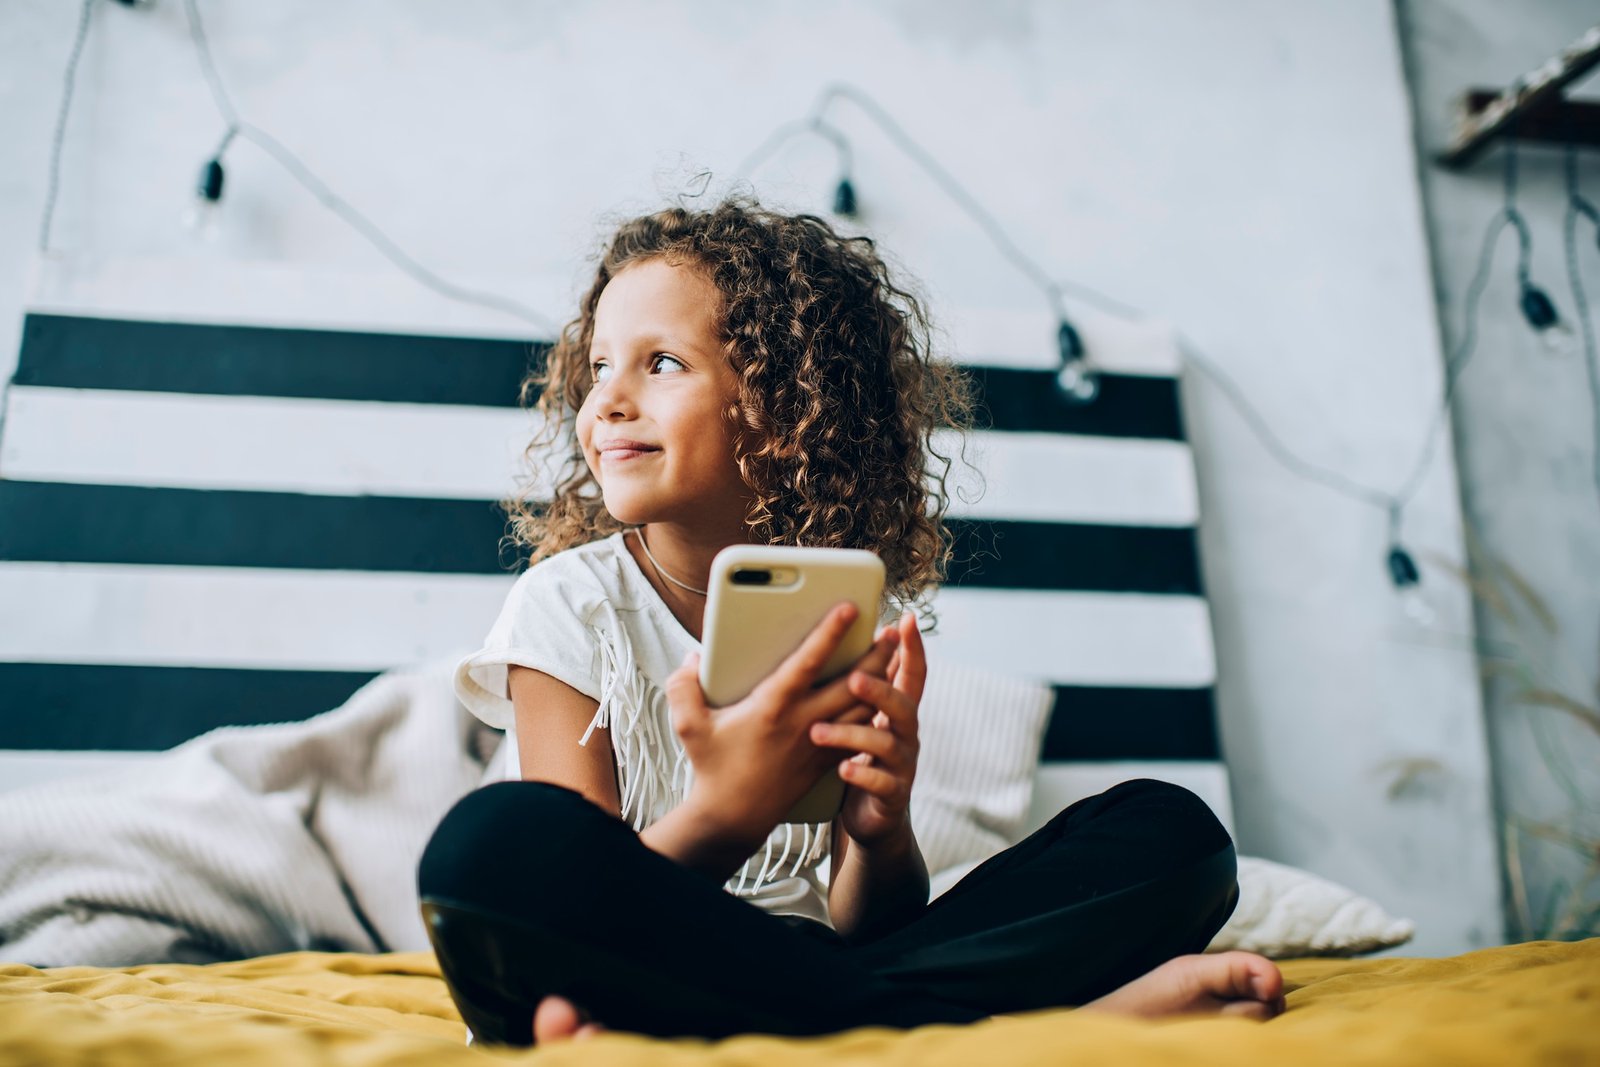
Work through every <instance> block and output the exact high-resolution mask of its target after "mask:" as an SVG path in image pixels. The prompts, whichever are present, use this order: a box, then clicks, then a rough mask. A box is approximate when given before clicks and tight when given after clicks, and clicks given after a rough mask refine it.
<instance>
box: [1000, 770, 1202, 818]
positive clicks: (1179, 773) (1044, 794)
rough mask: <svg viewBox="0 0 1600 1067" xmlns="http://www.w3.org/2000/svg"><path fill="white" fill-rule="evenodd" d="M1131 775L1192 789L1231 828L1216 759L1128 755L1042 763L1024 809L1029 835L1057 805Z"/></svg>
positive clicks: (1068, 804) (1053, 812) (1062, 805)
mask: <svg viewBox="0 0 1600 1067" xmlns="http://www.w3.org/2000/svg"><path fill="white" fill-rule="evenodd" d="M1131 778H1154V779H1156V780H1158V781H1162V782H1172V783H1173V784H1174V785H1181V786H1183V787H1184V788H1185V789H1188V790H1190V791H1192V792H1194V793H1195V794H1196V795H1197V796H1199V797H1200V799H1201V800H1204V801H1205V802H1206V803H1207V804H1209V805H1210V806H1211V810H1212V811H1213V812H1215V813H1216V816H1217V819H1218V820H1219V821H1220V822H1221V823H1222V825H1223V827H1224V828H1226V829H1227V831H1228V833H1229V834H1232V833H1233V801H1232V799H1231V797H1230V796H1229V792H1228V769H1227V767H1226V766H1225V765H1224V764H1222V763H1221V762H1220V761H1208V760H1201V761H1161V760H1150V761H1144V760H1130V761H1119V762H1115V763H1069V762H1063V763H1045V764H1041V765H1040V767H1039V770H1038V772H1037V773H1036V774H1035V775H1034V786H1033V803H1032V806H1031V807H1030V809H1029V811H1028V822H1027V830H1026V831H1025V833H1024V836H1026V834H1031V833H1032V832H1033V831H1035V830H1037V829H1038V828H1039V827H1041V826H1043V825H1044V824H1045V823H1047V822H1049V821H1050V819H1051V817H1052V816H1054V815H1055V814H1056V813H1057V812H1059V811H1061V810H1062V809H1063V808H1066V807H1068V806H1070V805H1071V804H1073V803H1075V802H1077V801H1079V800H1082V799H1083V798H1084V797H1090V796H1094V795H1095V794H1096V793H1103V792H1105V791H1106V790H1107V789H1110V788H1111V787H1112V786H1114V785H1116V784H1117V783H1118V782H1126V781H1128V780H1129V779H1131Z"/></svg>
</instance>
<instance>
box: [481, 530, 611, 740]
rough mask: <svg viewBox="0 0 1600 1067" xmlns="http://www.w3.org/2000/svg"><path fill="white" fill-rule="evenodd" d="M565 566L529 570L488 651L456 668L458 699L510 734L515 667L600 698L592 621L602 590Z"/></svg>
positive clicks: (551, 563)
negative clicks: (588, 585) (511, 670)
mask: <svg viewBox="0 0 1600 1067" xmlns="http://www.w3.org/2000/svg"><path fill="white" fill-rule="evenodd" d="M560 563H561V560H560V558H559V557H555V558H552V559H550V560H548V561H546V562H544V563H541V564H538V565H536V566H534V567H530V568H529V569H528V570H526V571H524V572H523V574H522V576H521V577H519V578H518V579H517V581H516V583H515V584H513V585H512V587H511V591H510V593H508V594H507V596H506V600H505V604H504V605H502V606H501V608H500V615H499V617H498V618H496V619H495V621H494V625H493V626H492V627H490V629H489V634H488V636H487V637H485V638H484V640H483V647H482V648H480V649H478V650H477V651H476V652H473V653H472V654H471V655H469V656H466V657H465V658H463V659H462V660H461V662H459V663H458V664H456V669H455V675H454V684H455V691H456V697H457V698H458V699H459V700H460V701H461V703H462V704H463V705H465V706H466V708H467V710H468V711H470V712H472V714H474V715H476V716H477V717H478V718H479V719H481V720H483V721H484V722H485V723H487V724H488V725H490V726H493V727H495V728H496V729H499V730H510V729H511V728H512V725H513V723H514V722H515V709H514V708H513V706H512V703H511V693H510V690H509V688H508V686H507V670H506V668H507V667H508V666H510V665H511V664H513V663H514V664H517V665H518V666H522V667H531V668H533V669H534V670H538V671H543V672H544V673H545V674H548V675H550V676H551V677H552V678H555V679H558V680H559V681H562V682H565V683H566V684H568V685H570V686H572V688H574V689H576V690H577V691H578V692H580V693H582V694H583V695H584V696H587V697H591V698H593V699H594V700H597V701H598V700H599V699H600V684H599V676H600V671H599V666H600V664H599V651H598V650H597V648H596V645H595V641H594V640H593V637H592V635H591V633H590V627H589V622H588V616H589V614H590V613H591V611H592V608H593V605H594V603H595V601H596V599H597V597H596V595H595V594H596V592H597V591H592V590H588V589H586V588H584V583H582V582H575V581H573V580H572V579H571V577H570V576H568V575H566V574H563V573H562V572H563V570H564V569H565V568H563V567H562V566H561V565H560Z"/></svg>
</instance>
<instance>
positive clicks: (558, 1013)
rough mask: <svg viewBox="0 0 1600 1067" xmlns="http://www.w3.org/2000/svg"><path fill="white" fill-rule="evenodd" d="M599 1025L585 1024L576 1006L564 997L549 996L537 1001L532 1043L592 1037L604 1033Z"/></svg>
mask: <svg viewBox="0 0 1600 1067" xmlns="http://www.w3.org/2000/svg"><path fill="white" fill-rule="evenodd" d="M605 1029H606V1028H605V1027H603V1026H601V1025H600V1024H599V1023H594V1022H585V1021H584V1017H583V1013H582V1012H580V1011H579V1010H578V1007H577V1005H575V1004H573V1003H572V1001H570V1000H568V999H567V998H566V997H557V996H549V997H545V998H544V999H543V1000H541V1001H539V1007H538V1008H537V1009H535V1010H534V1013H533V1043H534V1044H535V1045H542V1044H544V1043H545V1042H546V1041H565V1040H567V1039H568V1038H584V1037H593V1036H594V1035H595V1034H603V1033H605Z"/></svg>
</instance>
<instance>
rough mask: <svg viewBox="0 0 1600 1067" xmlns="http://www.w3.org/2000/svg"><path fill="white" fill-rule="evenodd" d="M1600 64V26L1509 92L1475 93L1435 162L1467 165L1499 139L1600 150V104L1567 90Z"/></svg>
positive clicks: (1461, 107)
mask: <svg viewBox="0 0 1600 1067" xmlns="http://www.w3.org/2000/svg"><path fill="white" fill-rule="evenodd" d="M1596 66H1600V26H1594V27H1592V28H1591V29H1590V30H1589V31H1588V32H1587V33H1585V34H1584V35H1583V36H1582V37H1580V38H1578V39H1577V40H1576V41H1574V42H1573V43H1572V44H1571V45H1569V46H1568V47H1567V48H1566V49H1565V50H1564V51H1563V52H1561V54H1560V55H1558V56H1555V57H1554V58H1552V59H1550V60H1549V61H1547V62H1546V63H1544V64H1543V65H1542V66H1540V67H1539V69H1537V70H1535V71H1533V72H1531V73H1529V74H1525V75H1523V76H1522V77H1521V78H1518V79H1517V80H1516V82H1515V83H1513V84H1512V85H1511V86H1510V87H1509V88H1507V89H1470V90H1468V91H1467V92H1465V93H1463V94H1462V95H1461V97H1460V98H1459V99H1458V100H1457V103H1456V128H1455V133H1454V135H1453V136H1452V137H1451V138H1450V144H1449V145H1448V146H1447V147H1446V148H1445V149H1444V150H1443V151H1441V152H1440V153H1439V154H1438V155H1437V156H1436V157H1435V158H1436V159H1437V160H1438V161H1439V162H1440V163H1441V164H1443V165H1444V166H1447V167H1455V168H1460V167H1466V166H1468V165H1470V164H1471V163H1472V162H1473V161H1474V160H1476V159H1477V158H1478V157H1479V156H1480V155H1482V153H1483V152H1484V150H1485V149H1487V148H1488V147H1489V146H1490V145H1491V144H1492V143H1493V142H1494V140H1495V139H1496V138H1498V137H1506V136H1511V137H1515V138H1517V139H1518V140H1519V141H1545V142H1555V143H1560V144H1566V143H1568V142H1571V143H1573V144H1581V145H1585V146H1590V147H1600V102H1589V101H1582V100H1568V99H1566V98H1565V97H1563V96H1562V90H1563V89H1565V88H1566V87H1567V86H1568V85H1570V84H1571V83H1572V82H1574V81H1577V80H1578V79H1579V78H1581V77H1583V76H1584V75H1585V74H1587V73H1589V71H1591V70H1593V69H1594V68H1595V67H1596Z"/></svg>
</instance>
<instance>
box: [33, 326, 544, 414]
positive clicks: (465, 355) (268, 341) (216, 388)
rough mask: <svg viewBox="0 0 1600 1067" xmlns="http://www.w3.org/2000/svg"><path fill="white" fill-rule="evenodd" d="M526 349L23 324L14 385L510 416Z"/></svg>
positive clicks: (288, 332) (300, 334)
mask: <svg viewBox="0 0 1600 1067" xmlns="http://www.w3.org/2000/svg"><path fill="white" fill-rule="evenodd" d="M543 350H544V349H543V347H542V346H534V345H530V343H529V342H527V341H493V340H483V339H481V338H471V337H417V336H409V335H404V334H384V333H358V332H355V331H343V330H292V329H280V328H277V327H263V326H216V325H202V324H198V323H174V322H138V321H130V320H123V319H94V318H87V317H84V316H79V315H29V316H27V317H26V318H25V319H24V320H23V324H22V351H21V353H20V355H19V356H18V361H17V371H16V375H15V377H14V379H13V380H14V381H15V382H16V384H18V385H46V386H56V387H59V388H67V389H134V390H145V391H150V392H158V393H209V394H222V395H229V396H233V395H240V396H288V397H318V398H321V399H326V400H383V401H396V402H406V403H415V404H428V403H433V404H476V405H492V406H502V405H507V404H510V405H515V404H516V400H517V387H518V384H519V383H520V382H521V381H522V377H523V374H524V373H525V372H526V370H527V368H528V366H529V365H530V360H532V359H536V358H538V356H539V354H541V353H542V352H543Z"/></svg>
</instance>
